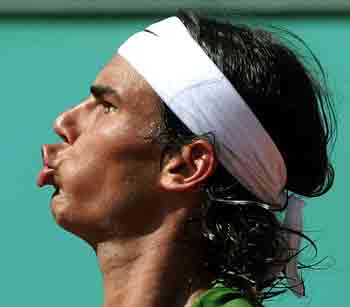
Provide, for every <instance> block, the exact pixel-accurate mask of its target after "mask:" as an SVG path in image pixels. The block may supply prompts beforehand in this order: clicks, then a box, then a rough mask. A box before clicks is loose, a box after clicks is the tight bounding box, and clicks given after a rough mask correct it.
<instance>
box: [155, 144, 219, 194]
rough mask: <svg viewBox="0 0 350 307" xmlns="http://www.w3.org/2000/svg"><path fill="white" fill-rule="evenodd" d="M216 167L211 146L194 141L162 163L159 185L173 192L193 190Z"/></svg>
mask: <svg viewBox="0 0 350 307" xmlns="http://www.w3.org/2000/svg"><path fill="white" fill-rule="evenodd" d="M216 166H217V159H216V156H215V151H214V148H213V145H212V144H210V143H209V142H208V141H206V140H202V139H198V140H194V141H193V142H192V143H191V144H188V145H184V146H183V147H182V150H181V152H179V153H176V154H174V155H173V156H172V157H171V158H169V159H168V160H167V162H166V163H164V165H163V168H162V171H161V176H160V185H161V187H162V188H163V189H165V190H169V191H175V192H176V191H177V192H183V191H189V190H193V189H195V188H197V187H198V186H199V185H200V184H202V183H204V182H205V181H206V179H208V178H209V177H210V176H211V175H212V174H213V173H214V171H215V168H216Z"/></svg>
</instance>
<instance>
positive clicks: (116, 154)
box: [38, 55, 160, 244]
mask: <svg viewBox="0 0 350 307" xmlns="http://www.w3.org/2000/svg"><path fill="white" fill-rule="evenodd" d="M158 103H159V98H158V96H157V95H156V94H155V93H154V91H153V90H152V89H151V88H150V86H149V85H148V84H147V83H146V82H145V80H144V79H143V78H142V77H141V76H140V75H139V74H138V73H137V72H136V71H135V70H134V69H133V68H132V67H131V66H130V65H129V64H128V63H127V62H126V61H125V60H124V59H123V58H122V57H121V56H119V55H117V56H115V57H113V58H112V60H111V61H110V62H109V63H108V64H107V65H106V66H105V67H104V69H103V70H102V71H101V72H100V73H99V74H98V75H97V78H96V80H95V82H94V83H93V85H92V87H91V95H90V96H89V97H88V98H86V99H85V100H84V101H83V102H81V103H80V104H78V105H77V106H75V107H74V108H72V109H70V110H67V111H66V112H64V113H62V114H61V115H60V116H59V117H58V118H57V119H56V121H55V123H54V130H55V132H56V133H57V134H59V135H60V136H61V137H62V139H63V142H62V143H60V144H52V145H44V146H43V158H44V163H45V164H46V166H47V168H49V169H50V170H49V171H48V172H47V173H46V174H45V175H43V174H41V175H39V178H38V184H39V185H45V184H53V185H54V186H55V187H56V188H57V192H56V193H55V194H54V196H53V197H52V199H51V210H52V214H53V216H54V218H55V220H56V221H57V223H58V224H59V225H61V226H62V227H64V228H65V229H67V230H69V231H71V232H73V233H75V234H77V235H79V236H80V237H82V238H83V239H85V240H87V241H89V242H91V243H92V244H94V243H96V242H98V241H102V240H106V239H107V238H108V237H109V236H113V235H114V234H116V233H119V234H123V235H133V234H134V233H135V232H137V231H144V226H145V225H147V223H148V221H147V219H148V216H152V210H153V208H155V204H156V203H157V197H158V196H157V195H159V193H158V192H157V191H158V190H157V189H158V179H159V160H160V149H159V148H158V146H157V145H155V144H154V143H152V142H151V141H150V137H151V134H152V132H153V131H154V130H155V129H156V127H157V126H158V124H159V120H160V115H159V108H158V107H157V104H158ZM149 225H150V227H151V222H149Z"/></svg>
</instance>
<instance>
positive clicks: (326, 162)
mask: <svg viewBox="0 0 350 307" xmlns="http://www.w3.org/2000/svg"><path fill="white" fill-rule="evenodd" d="M177 16H178V17H179V18H180V19H181V21H182V22H183V23H184V24H185V26H186V27H187V29H188V31H189V33H190V34H191V35H192V37H193V38H194V39H195V40H196V41H197V42H198V44H199V45H200V46H201V47H202V49H203V50H204V51H205V52H206V54H207V55H208V56H209V57H210V58H211V60H212V61H213V62H214V63H215V64H216V65H217V66H218V67H219V69H220V70H221V71H222V72H223V73H224V75H225V76H226V78H227V79H228V80H229V81H230V82H231V83H232V84H233V85H234V87H235V88H236V89H237V91H238V92H239V93H240V95H241V96H242V97H243V99H244V100H245V101H246V103H247V104H248V105H249V107H250V108H251V110H252V111H253V112H254V114H255V115H256V117H257V118H258V119H259V121H260V122H261V124H262V125H263V127H264V128H265V129H266V131H267V132H268V133H269V135H270V136H271V138H272V139H273V141H274V142H275V144H276V145H277V147H278V149H279V150H280V152H281V154H282V156H283V158H284V161H285V163H286V167H287V170H288V179H287V184H286V187H285V189H286V190H287V191H291V192H294V193H297V194H300V195H303V196H307V197H315V196H320V195H322V194H324V193H326V192H327V191H328V190H329V189H330V188H331V186H332V184H333V181H334V169H333V167H332V164H331V162H330V159H329V152H330V147H331V145H333V144H334V139H335V134H336V120H335V113H334V107H333V106H332V101H331V98H330V94H329V92H328V90H327V87H326V78H325V73H324V71H323V69H322V67H321V65H320V63H319V61H318V60H317V58H316V57H315V55H314V54H313V53H312V51H311V50H310V49H309V48H308V47H307V45H306V44H305V43H304V42H303V41H302V40H301V39H300V38H299V37H297V36H296V35H294V34H292V33H290V32H288V31H285V30H278V31H279V33H280V34H283V35H279V36H277V35H272V33H271V32H270V31H266V30H262V29H253V28H251V27H248V26H246V25H233V24H231V23H229V22H223V21H218V20H215V19H212V18H208V17H204V16H201V15H197V14H194V13H193V12H189V11H180V12H179V13H178V14H177ZM285 35H287V36H288V38H289V43H288V44H287V43H282V37H283V36H285ZM277 37H278V38H277ZM292 41H293V42H294V43H296V45H295V46H294V47H296V46H297V48H298V50H306V51H307V53H308V54H309V60H310V59H311V61H312V63H313V64H315V65H314V68H313V69H311V68H308V67H309V65H310V63H307V58H306V56H305V54H298V52H296V51H295V50H294V51H293V48H292V47H291V46H289V47H287V45H290V43H291V42H292ZM294 49H296V48H294ZM193 69H196V68H195V67H193ZM161 113H162V123H161V129H160V133H159V134H158V135H157V137H156V140H157V141H158V142H159V143H161V144H163V145H164V150H163V157H164V156H165V155H166V154H169V153H170V152H174V151H175V152H176V151H179V150H180V149H181V147H182V146H183V145H185V144H188V143H191V141H193V139H195V138H206V139H207V140H208V141H210V142H211V143H213V144H214V146H215V135H212V134H211V133H210V132H209V133H208V134H207V135H201V136H198V135H194V134H193V133H192V132H191V131H190V130H189V129H188V128H187V127H186V126H185V125H184V124H183V123H182V122H181V121H180V120H179V119H178V118H177V117H176V115H175V114H174V113H173V112H172V111H171V110H170V109H169V108H168V107H167V106H166V105H165V104H164V103H162V104H161ZM202 190H203V194H204V195H205V196H204V198H205V201H204V202H203V206H202V208H201V209H202V211H201V212H202V214H201V217H200V221H199V222H200V225H201V239H202V240H203V244H204V246H205V250H206V252H205V256H203V259H202V264H203V267H204V268H205V269H207V270H208V271H210V272H212V273H214V275H215V276H216V280H219V281H221V282H222V283H223V284H224V285H225V286H227V287H235V288H238V289H239V290H240V293H241V295H242V296H243V297H246V298H247V299H248V300H249V301H250V302H251V303H252V304H253V306H264V305H263V304H262V303H263V301H264V300H265V299H268V298H271V297H274V296H276V295H279V294H281V293H283V292H286V291H287V289H288V286H287V285H286V284H285V283H283V282H285V281H286V276H285V275H284V274H280V275H275V276H274V277H273V278H267V276H268V275H269V272H270V271H271V268H272V267H273V266H275V265H282V266H283V267H285V265H286V264H287V263H288V262H289V261H290V260H291V258H292V257H296V256H297V255H296V254H293V253H292V251H290V250H289V246H288V243H287V241H286V239H285V234H286V233H296V234H298V235H300V236H302V237H303V238H304V239H306V240H307V241H308V242H309V243H310V244H311V245H312V246H313V248H314V249H315V250H316V255H317V247H316V245H315V243H314V242H313V241H312V240H311V239H310V238H309V237H308V236H306V235H305V234H304V233H302V232H296V231H294V230H293V229H288V228H286V227H283V226H282V224H281V222H280V221H279V220H278V218H277V217H276V214H275V213H276V212H274V211H272V210H268V209H265V208H264V207H263V206H261V205H260V204H261V203H262V201H261V200H260V199H258V198H257V197H256V196H255V195H253V194H252V193H251V192H249V191H248V190H247V189H245V188H244V187H243V186H242V185H241V184H240V183H239V182H238V181H237V180H236V179H235V178H234V177H233V176H232V175H231V174H230V173H229V172H228V171H227V170H226V169H225V168H224V167H223V166H222V165H221V164H220V163H219V165H218V167H217V168H216V170H215V172H214V174H213V175H212V176H211V177H210V178H209V179H208V181H207V182H205V184H204V185H203V188H202ZM220 199H221V200H222V199H224V200H230V201H231V204H228V203H225V202H222V201H220ZM242 200H244V201H246V202H245V204H242V203H241V202H240V201H242ZM233 204H235V205H233ZM287 206H288V201H287V203H286V204H285V205H284V207H283V208H282V209H281V210H280V211H281V212H283V211H284V210H285V209H286V207H287ZM193 222H194V220H190V223H193ZM286 251H287V254H288V255H289V256H288V257H287V258H286V257H283V255H286ZM298 267H299V269H301V268H310V267H311V265H309V266H307V265H304V264H302V263H301V262H298ZM284 272H285V271H284V270H283V273H284ZM281 284H282V285H281ZM283 285H284V286H283Z"/></svg>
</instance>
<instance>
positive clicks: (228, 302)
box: [192, 284, 252, 307]
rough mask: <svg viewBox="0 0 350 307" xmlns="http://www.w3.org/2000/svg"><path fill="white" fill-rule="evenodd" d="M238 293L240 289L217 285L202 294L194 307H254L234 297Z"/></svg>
mask: <svg viewBox="0 0 350 307" xmlns="http://www.w3.org/2000/svg"><path fill="white" fill-rule="evenodd" d="M238 292H239V291H238V289H235V288H233V289H232V288H226V287H224V286H223V285H222V284H216V285H215V286H214V287H213V288H211V289H209V290H208V291H206V292H204V293H202V294H201V295H200V296H199V298H198V299H197V301H195V303H194V304H193V305H192V307H252V305H251V304H250V303H249V302H248V300H247V299H245V298H236V297H234V295H233V294H236V293H238Z"/></svg>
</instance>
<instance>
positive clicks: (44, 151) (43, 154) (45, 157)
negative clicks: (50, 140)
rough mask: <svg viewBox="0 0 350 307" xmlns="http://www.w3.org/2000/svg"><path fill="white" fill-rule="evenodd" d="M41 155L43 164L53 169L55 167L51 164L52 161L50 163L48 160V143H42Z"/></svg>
mask: <svg viewBox="0 0 350 307" xmlns="http://www.w3.org/2000/svg"><path fill="white" fill-rule="evenodd" d="M41 157H42V160H43V164H44V166H46V167H48V168H51V169H55V167H54V166H53V165H52V163H50V160H49V145H48V144H44V145H43V146H42V147H41Z"/></svg>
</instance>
